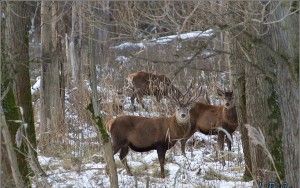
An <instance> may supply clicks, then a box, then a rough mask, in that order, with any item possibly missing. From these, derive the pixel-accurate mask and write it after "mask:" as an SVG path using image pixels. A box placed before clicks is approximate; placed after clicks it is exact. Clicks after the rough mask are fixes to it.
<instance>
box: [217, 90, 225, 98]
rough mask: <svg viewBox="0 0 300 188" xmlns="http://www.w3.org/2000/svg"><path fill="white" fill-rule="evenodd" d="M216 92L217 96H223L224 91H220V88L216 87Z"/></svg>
mask: <svg viewBox="0 0 300 188" xmlns="http://www.w3.org/2000/svg"><path fill="white" fill-rule="evenodd" d="M217 94H218V95H219V96H224V91H222V90H221V89H220V88H217Z"/></svg>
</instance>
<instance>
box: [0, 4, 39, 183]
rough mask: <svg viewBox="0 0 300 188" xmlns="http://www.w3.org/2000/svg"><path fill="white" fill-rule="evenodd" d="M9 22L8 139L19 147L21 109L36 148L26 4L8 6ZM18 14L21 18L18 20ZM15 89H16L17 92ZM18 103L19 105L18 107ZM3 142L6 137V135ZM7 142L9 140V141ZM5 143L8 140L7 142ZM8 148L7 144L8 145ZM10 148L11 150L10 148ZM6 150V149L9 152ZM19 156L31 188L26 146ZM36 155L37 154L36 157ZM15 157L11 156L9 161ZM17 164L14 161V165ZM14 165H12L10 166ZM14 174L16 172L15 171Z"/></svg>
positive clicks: (5, 67)
mask: <svg viewBox="0 0 300 188" xmlns="http://www.w3.org/2000/svg"><path fill="white" fill-rule="evenodd" d="M6 10H7V11H6V12H7V21H6V25H7V26H6V36H5V40H6V47H7V48H6V51H7V52H8V57H9V58H7V60H9V61H8V62H6V64H4V65H3V67H2V74H3V75H2V82H1V85H2V86H1V87H3V88H8V93H7V95H6V96H5V97H4V99H3V101H2V105H3V110H4V114H5V118H6V121H7V125H8V128H9V133H10V134H9V135H10V136H11V137H12V140H13V147H16V144H15V136H16V132H17V130H18V128H19V126H20V124H19V123H17V122H16V120H20V116H19V106H21V107H22V111H23V112H24V115H26V116H27V117H26V123H27V124H28V130H29V133H30V135H29V137H28V139H29V141H30V142H31V144H32V146H33V147H35V146H36V141H35V129H34V122H33V112H32V104H31V94H30V80H29V70H28V65H29V57H28V31H27V29H28V19H29V17H28V16H29V15H28V14H27V12H28V11H29V8H28V7H27V3H26V2H14V3H8V4H7V7H6ZM15 14H18V16H16V15H15ZM14 86H16V88H14ZM17 103H18V104H17ZM3 136H4V138H5V137H6V136H7V135H3ZM7 139H8V138H7ZM7 139H6V140H7ZM6 144H7V143H6ZM8 147H10V146H9V145H8ZM8 147H7V149H9V148H8ZM15 151H16V156H17V161H18V166H19V170H20V172H21V175H22V178H23V181H24V183H25V184H26V186H29V187H30V186H31V185H30V179H29V173H30V171H31V169H30V168H29V165H28V161H27V160H26V155H28V148H27V147H26V144H24V143H23V144H22V145H21V147H20V148H19V149H16V150H15ZM35 155H36V154H35ZM12 157H13V156H9V158H10V160H11V159H12ZM11 162H15V161H11ZM11 165H12V164H11ZM12 172H13V173H14V170H12Z"/></svg>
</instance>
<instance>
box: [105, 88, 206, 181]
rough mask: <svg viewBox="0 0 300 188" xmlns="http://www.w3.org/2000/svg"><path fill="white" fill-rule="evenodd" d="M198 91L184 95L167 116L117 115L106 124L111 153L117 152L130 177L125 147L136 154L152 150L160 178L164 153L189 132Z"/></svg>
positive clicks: (162, 170) (174, 97) (162, 174)
mask: <svg viewBox="0 0 300 188" xmlns="http://www.w3.org/2000/svg"><path fill="white" fill-rule="evenodd" d="M201 92H202V90H199V92H197V93H195V94H194V95H192V96H191V97H189V98H186V96H187V95H186V93H187V92H186V93H185V94H184V95H182V96H181V98H177V97H176V95H171V96H172V99H173V100H172V101H175V104H176V108H175V113H174V114H173V115H172V116H171V117H156V118H148V117H140V116H131V115H125V116H120V117H117V118H115V119H113V120H112V121H110V122H109V123H108V125H107V128H108V131H109V132H110V134H111V138H112V143H113V152H114V154H116V153H117V152H118V151H120V155H119V157H120V160H121V161H122V163H123V165H124V166H125V169H126V171H127V173H129V174H131V172H130V168H129V166H128V164H127V161H126V155H127V153H128V151H129V148H130V149H132V150H133V151H136V152H146V151H150V150H156V151H157V154H158V159H159V163H160V168H161V177H162V178H164V177H165V174H164V163H165V154H166V151H167V150H168V149H170V148H171V147H173V146H174V145H175V143H176V142H177V140H180V139H182V138H185V137H186V136H187V135H188V134H189V133H190V129H191V126H190V118H191V116H190V109H191V107H192V105H193V104H194V103H195V101H196V99H197V98H198V97H199V95H200V94H201Z"/></svg>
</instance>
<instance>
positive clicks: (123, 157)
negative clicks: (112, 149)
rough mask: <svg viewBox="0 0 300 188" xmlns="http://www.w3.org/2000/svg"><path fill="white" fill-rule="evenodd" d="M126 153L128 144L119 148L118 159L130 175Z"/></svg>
mask: <svg viewBox="0 0 300 188" xmlns="http://www.w3.org/2000/svg"><path fill="white" fill-rule="evenodd" d="M127 154H128V146H126V147H122V148H121V151H120V156H119V157H120V160H121V162H122V164H123V165H124V167H125V169H126V172H127V173H128V174H129V175H130V176H132V173H131V171H130V168H129V165H128V163H127V159H126V155H127Z"/></svg>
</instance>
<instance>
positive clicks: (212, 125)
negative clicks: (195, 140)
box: [181, 94, 238, 155]
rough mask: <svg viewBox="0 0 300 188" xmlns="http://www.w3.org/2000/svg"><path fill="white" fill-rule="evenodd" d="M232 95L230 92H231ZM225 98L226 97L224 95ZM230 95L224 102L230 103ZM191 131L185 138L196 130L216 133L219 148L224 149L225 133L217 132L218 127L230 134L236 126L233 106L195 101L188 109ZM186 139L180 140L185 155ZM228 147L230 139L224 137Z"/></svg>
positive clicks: (211, 133)
mask: <svg viewBox="0 0 300 188" xmlns="http://www.w3.org/2000/svg"><path fill="white" fill-rule="evenodd" d="M231 95H232V94H231ZM225 98H226V97H225ZM232 100H233V99H232V97H231V96H230V98H229V99H226V103H232ZM190 116H191V127H192V128H191V132H190V134H189V135H188V136H187V139H188V138H189V137H191V136H192V135H193V134H194V133H195V132H196V131H200V132H202V133H204V134H207V135H216V134H218V145H219V149H220V150H224V141H225V133H224V132H219V131H218V130H217V128H218V127H221V128H223V129H225V130H226V131H227V132H228V133H229V134H230V135H232V133H233V132H234V131H235V130H236V128H237V126H238V122H237V114H236V110H235V106H231V107H230V108H225V106H215V105H209V104H203V103H196V104H195V105H194V107H193V108H192V109H191V110H190ZM187 139H183V140H182V141H181V150H182V153H183V154H184V155H185V143H186V140H187ZM226 142H227V146H228V149H229V150H231V144H232V143H231V141H230V140H229V139H228V138H227V139H226Z"/></svg>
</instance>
